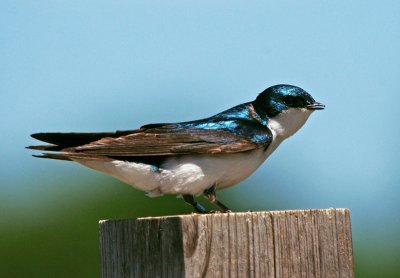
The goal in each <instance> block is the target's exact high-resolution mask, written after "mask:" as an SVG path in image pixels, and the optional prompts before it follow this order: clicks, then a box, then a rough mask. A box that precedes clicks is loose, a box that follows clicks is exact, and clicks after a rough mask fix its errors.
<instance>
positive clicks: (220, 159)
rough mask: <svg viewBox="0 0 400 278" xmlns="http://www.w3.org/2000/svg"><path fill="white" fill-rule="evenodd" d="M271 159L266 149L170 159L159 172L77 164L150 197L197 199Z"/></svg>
mask: <svg viewBox="0 0 400 278" xmlns="http://www.w3.org/2000/svg"><path fill="white" fill-rule="evenodd" d="M267 155H268V151H267V152H265V151H264V149H262V148H260V149H257V150H254V151H249V152H243V153H234V154H223V155H221V154H217V155H187V156H186V155H185V156H179V157H171V158H169V159H167V160H166V161H165V162H164V163H163V164H162V165H161V166H160V169H158V170H157V169H154V167H152V166H151V165H148V164H144V163H135V162H128V161H121V160H113V161H111V160H110V161H90V160H89V161H81V160H76V161H77V162H79V163H80V164H82V165H84V166H86V167H89V168H91V169H94V170H97V171H100V172H104V173H106V174H109V175H111V176H113V177H115V178H117V179H119V180H121V181H123V182H125V183H128V184H130V185H132V186H133V187H135V188H137V189H140V190H143V191H146V192H149V195H150V196H160V195H163V194H175V195H179V194H191V195H197V194H200V193H202V192H203V191H204V190H205V189H207V188H209V187H210V186H212V185H213V184H216V185H217V188H218V189H221V188H226V187H229V186H232V185H234V184H236V183H238V182H240V181H242V180H243V179H245V178H246V177H248V176H249V175H251V174H252V173H253V172H254V171H255V170H256V169H257V168H258V167H259V166H260V165H261V163H262V162H263V161H264V160H265V159H266V158H267Z"/></svg>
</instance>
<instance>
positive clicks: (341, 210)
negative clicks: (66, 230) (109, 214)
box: [99, 207, 350, 225]
mask: <svg viewBox="0 0 400 278" xmlns="http://www.w3.org/2000/svg"><path fill="white" fill-rule="evenodd" d="M317 212H319V213H325V214H326V215H330V214H331V213H332V212H339V213H342V214H349V213H350V209H349V208H332V207H330V208H324V209H292V210H265V211H264V210H260V211H238V212H219V211H218V212H214V213H204V214H200V213H190V214H176V215H163V216H144V217H137V218H116V219H103V220H99V225H104V224H106V223H107V222H110V221H124V220H139V221H140V220H160V219H170V218H187V217H206V216H210V215H246V214H248V215H251V214H253V213H268V214H271V215H283V214H298V213H303V214H304V213H317Z"/></svg>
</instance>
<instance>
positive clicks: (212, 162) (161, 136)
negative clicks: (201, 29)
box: [28, 85, 325, 213]
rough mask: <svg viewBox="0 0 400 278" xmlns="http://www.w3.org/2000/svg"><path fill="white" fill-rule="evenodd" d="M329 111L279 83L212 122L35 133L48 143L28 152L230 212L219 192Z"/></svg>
mask: <svg viewBox="0 0 400 278" xmlns="http://www.w3.org/2000/svg"><path fill="white" fill-rule="evenodd" d="M324 107H325V106H324V105H323V104H321V103H319V102H316V101H315V100H314V99H313V97H312V96H311V95H310V94H308V93H307V92H306V91H304V90H303V89H301V88H299V87H295V86H291V85H275V86H272V87H269V88H267V89H266V90H264V91H263V92H261V93H260V94H259V95H258V96H257V98H256V99H255V100H254V101H252V102H247V103H243V104H240V105H238V106H235V107H233V108H231V109H228V110H226V111H224V112H221V113H219V114H216V115H214V116H212V117H209V118H205V119H201V120H195V121H189V122H180V123H159V124H148V125H144V126H142V127H140V128H139V129H134V130H124V131H116V132H101V133H36V134H32V135H31V136H32V137H33V138H35V139H38V140H41V141H44V142H46V143H50V145H44V146H30V147H28V148H29V149H34V150H42V151H50V153H48V152H46V153H43V154H42V155H39V156H36V155H34V156H36V157H42V158H51V159H60V160H68V161H75V162H78V163H79V164H82V165H83V166H86V167H88V168H91V169H94V170H97V171H100V172H103V173H106V174H108V175H111V176H113V177H115V178H117V179H119V180H121V181H123V182H125V183H127V184H130V185H132V186H133V187H135V188H137V189H140V190H143V191H146V192H147V193H148V195H149V196H150V197H155V196H162V195H164V194H173V195H182V196H183V199H184V200H185V201H186V202H187V203H189V204H190V205H192V206H193V208H194V209H195V210H196V211H197V212H200V213H205V212H206V210H205V209H204V207H203V206H202V205H201V204H200V203H198V202H196V201H195V199H194V197H193V196H196V195H199V194H203V195H204V196H205V197H206V198H207V199H208V200H209V201H210V202H212V203H214V204H215V205H216V206H218V207H219V208H221V210H222V211H224V212H227V211H229V209H228V208H227V207H226V206H225V205H223V204H222V203H221V202H219V201H218V199H217V198H216V190H219V189H223V188H227V187H230V186H232V185H235V184H237V183H238V182H240V181H242V180H243V179H245V178H247V177H248V176H249V175H251V174H252V173H253V172H254V171H255V170H256V169H257V168H258V167H259V166H260V165H261V164H262V163H263V162H264V160H266V159H267V158H268V156H270V155H271V153H272V152H273V151H274V150H275V149H276V148H277V147H278V146H279V144H280V143H281V142H282V141H283V140H285V139H286V138H288V137H290V136H292V135H293V134H294V133H295V132H296V131H298V130H299V129H300V128H301V127H302V126H303V125H304V123H305V122H306V121H307V119H308V117H309V116H310V115H311V113H312V112H313V111H315V110H321V109H324ZM51 152H52V153H51Z"/></svg>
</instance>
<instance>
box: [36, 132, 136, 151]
mask: <svg viewBox="0 0 400 278" xmlns="http://www.w3.org/2000/svg"><path fill="white" fill-rule="evenodd" d="M136 131H137V130H117V131H116V132H86V133H78V132H70V133H63V132H42V133H34V134H32V135H31V136H32V137H33V138H35V139H37V140H40V141H43V142H46V143H50V144H54V145H56V146H59V147H61V148H67V147H76V146H80V145H84V144H88V143H90V142H93V141H97V140H100V139H101V138H104V137H112V138H116V137H120V136H124V135H127V134H130V133H133V132H136ZM53 150H54V149H53Z"/></svg>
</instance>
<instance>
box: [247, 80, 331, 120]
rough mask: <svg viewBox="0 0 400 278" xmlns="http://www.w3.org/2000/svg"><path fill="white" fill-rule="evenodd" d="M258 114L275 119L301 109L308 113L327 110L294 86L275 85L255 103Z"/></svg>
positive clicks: (261, 94)
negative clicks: (284, 113) (283, 113)
mask: <svg viewBox="0 0 400 278" xmlns="http://www.w3.org/2000/svg"><path fill="white" fill-rule="evenodd" d="M253 106H254V108H255V110H256V111H257V113H258V114H259V115H260V116H262V117H265V116H267V117H268V118H272V117H275V116H276V115H278V114H280V113H281V112H284V111H287V110H292V109H291V108H295V109H296V110H297V109H301V110H304V111H306V112H310V114H311V112H312V111H314V110H321V109H324V108H325V105H323V104H322V103H319V102H316V101H315V100H314V98H313V97H312V96H311V95H310V94H309V93H307V92H306V91H304V90H303V89H301V88H299V87H296V86H292V85H284V84H282V85H275V86H272V87H269V88H267V89H265V90H264V91H263V92H262V93H260V94H259V95H258V96H257V98H256V99H255V100H254V101H253Z"/></svg>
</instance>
